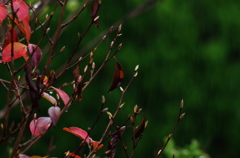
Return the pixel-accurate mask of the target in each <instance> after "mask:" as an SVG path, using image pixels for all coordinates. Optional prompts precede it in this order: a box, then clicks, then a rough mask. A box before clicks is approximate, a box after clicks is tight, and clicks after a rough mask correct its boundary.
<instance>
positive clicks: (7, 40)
mask: <svg viewBox="0 0 240 158" xmlns="http://www.w3.org/2000/svg"><path fill="white" fill-rule="evenodd" d="M12 33H13V39H12ZM12 41H13V42H18V41H19V39H18V36H17V31H16V29H15V28H13V29H12V25H9V26H8V30H7V33H6V36H5V38H4V42H3V46H2V48H3V49H4V48H5V47H6V46H7V45H9V44H10V43H12Z"/></svg>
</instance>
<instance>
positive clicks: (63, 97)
mask: <svg viewBox="0 0 240 158" xmlns="http://www.w3.org/2000/svg"><path fill="white" fill-rule="evenodd" d="M52 88H53V90H55V91H56V92H57V94H58V95H59V96H60V97H61V99H62V101H63V103H64V105H67V103H68V102H69V100H70V98H69V96H68V95H67V93H65V92H64V91H63V90H61V89H59V88H55V87H52Z"/></svg>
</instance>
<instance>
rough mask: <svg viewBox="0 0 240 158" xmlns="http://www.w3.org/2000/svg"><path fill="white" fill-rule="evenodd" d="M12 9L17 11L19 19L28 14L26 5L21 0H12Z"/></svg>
mask: <svg viewBox="0 0 240 158" xmlns="http://www.w3.org/2000/svg"><path fill="white" fill-rule="evenodd" d="M13 10H14V12H15V13H17V17H18V19H19V21H22V20H23V19H25V18H26V17H27V16H28V6H27V4H26V3H25V2H24V1H23V0H13Z"/></svg>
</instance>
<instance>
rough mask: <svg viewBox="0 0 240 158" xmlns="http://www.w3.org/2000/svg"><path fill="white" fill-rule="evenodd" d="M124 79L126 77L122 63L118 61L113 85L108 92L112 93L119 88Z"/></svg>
mask: <svg viewBox="0 0 240 158" xmlns="http://www.w3.org/2000/svg"><path fill="white" fill-rule="evenodd" d="M123 77H124V72H123V68H122V66H121V65H120V63H119V62H118V61H117V60H116V66H115V71H114V76H113V80H112V84H111V86H110V89H109V91H108V92H111V91H112V90H114V89H116V88H117V87H119V86H120V85H121V83H122V80H123Z"/></svg>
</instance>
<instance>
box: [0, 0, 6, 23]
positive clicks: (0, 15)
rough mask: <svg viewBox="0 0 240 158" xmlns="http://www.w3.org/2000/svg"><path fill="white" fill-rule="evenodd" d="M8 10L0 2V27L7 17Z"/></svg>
mask: <svg viewBox="0 0 240 158" xmlns="http://www.w3.org/2000/svg"><path fill="white" fill-rule="evenodd" d="M7 14H8V10H7V7H6V6H5V4H4V3H2V2H0V26H1V25H2V22H3V20H4V19H5V18H6V17H7Z"/></svg>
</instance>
